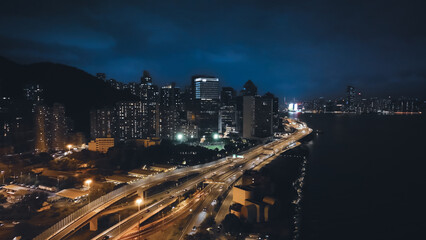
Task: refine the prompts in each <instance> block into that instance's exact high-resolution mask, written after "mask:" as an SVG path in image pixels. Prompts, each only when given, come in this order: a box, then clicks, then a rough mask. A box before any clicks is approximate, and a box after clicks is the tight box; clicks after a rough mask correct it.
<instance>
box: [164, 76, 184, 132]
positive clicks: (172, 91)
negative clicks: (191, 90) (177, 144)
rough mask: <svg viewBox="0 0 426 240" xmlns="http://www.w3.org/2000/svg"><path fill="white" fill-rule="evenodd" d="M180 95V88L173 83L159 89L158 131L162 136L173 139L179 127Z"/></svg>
mask: <svg viewBox="0 0 426 240" xmlns="http://www.w3.org/2000/svg"><path fill="white" fill-rule="evenodd" d="M180 96H181V94H180V88H176V86H175V83H172V84H170V85H167V86H164V87H162V88H161V89H160V104H159V108H160V121H159V128H160V129H159V132H160V137H162V138H168V139H175V136H176V134H177V132H178V131H179V129H180V113H181V109H182V102H181V99H180Z"/></svg>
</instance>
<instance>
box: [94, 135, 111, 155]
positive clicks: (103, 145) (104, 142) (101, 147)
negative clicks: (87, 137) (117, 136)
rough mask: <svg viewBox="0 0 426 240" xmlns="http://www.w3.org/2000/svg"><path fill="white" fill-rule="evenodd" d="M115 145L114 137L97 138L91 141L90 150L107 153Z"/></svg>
mask: <svg viewBox="0 0 426 240" xmlns="http://www.w3.org/2000/svg"><path fill="white" fill-rule="evenodd" d="M111 147H114V138H96V139H95V140H92V141H90V142H89V151H95V152H102V153H107V152H108V149H110V148H111Z"/></svg>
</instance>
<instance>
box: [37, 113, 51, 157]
mask: <svg viewBox="0 0 426 240" xmlns="http://www.w3.org/2000/svg"><path fill="white" fill-rule="evenodd" d="M48 116H49V114H48V108H47V107H46V106H44V105H37V107H36V108H35V146H34V147H35V151H36V152H47V151H48V150H49V136H48V135H49V134H48V131H49V129H48V126H49V117H48Z"/></svg>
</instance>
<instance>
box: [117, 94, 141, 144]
mask: <svg viewBox="0 0 426 240" xmlns="http://www.w3.org/2000/svg"><path fill="white" fill-rule="evenodd" d="M116 113H117V120H116V134H115V138H116V139H118V140H121V141H123V140H127V139H137V138H142V132H141V131H142V128H141V126H142V103H141V102H140V101H129V102H118V103H117V104H116Z"/></svg>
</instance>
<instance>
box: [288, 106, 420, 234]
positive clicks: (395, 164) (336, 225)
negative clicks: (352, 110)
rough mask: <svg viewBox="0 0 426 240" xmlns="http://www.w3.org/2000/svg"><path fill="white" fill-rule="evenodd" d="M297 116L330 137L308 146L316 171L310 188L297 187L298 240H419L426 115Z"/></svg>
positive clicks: (309, 177)
mask: <svg viewBox="0 0 426 240" xmlns="http://www.w3.org/2000/svg"><path fill="white" fill-rule="evenodd" d="M297 117H298V118H299V119H300V120H301V121H305V122H306V123H307V124H308V126H309V127H311V128H313V129H314V130H321V131H322V133H320V134H317V135H316V136H315V138H314V141H313V143H312V142H308V143H305V146H307V147H308V148H309V152H310V153H309V157H308V161H309V164H308V165H307V166H305V169H308V171H307V174H306V175H305V177H304V178H303V183H302V186H300V180H297V182H296V183H295V186H296V187H299V188H300V200H298V199H299V194H298V198H296V199H295V201H296V202H295V203H297V204H295V205H296V209H297V215H296V216H294V221H295V226H296V227H297V229H296V228H295V234H294V237H295V239H296V238H297V237H299V238H300V239H308V240H310V239H315V240H317V239H410V238H411V239H413V237H414V238H415V235H414V233H415V232H416V230H417V231H418V230H419V229H422V228H420V227H418V226H419V225H420V223H424V221H423V220H422V219H420V215H419V214H415V213H416V212H418V206H422V205H423V204H424V201H425V199H424V198H421V197H420V195H421V194H419V189H424V185H423V184H424V180H422V179H423V176H424V172H423V170H424V169H425V167H426V166H425V163H426V161H424V159H425V154H426V152H425V149H426V148H425V147H424V146H425V143H426V141H425V136H424V134H425V133H426V124H425V123H426V121H425V118H424V116H421V115H420V116H378V115H332V114H313V115H312V117H310V116H308V115H303V114H298V115H297ZM300 175H302V172H301V173H300ZM296 191H297V190H296ZM302 209H303V212H302ZM302 217H303V219H302ZM302 220H303V221H302ZM296 221H297V222H296ZM296 230H297V232H296Z"/></svg>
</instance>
